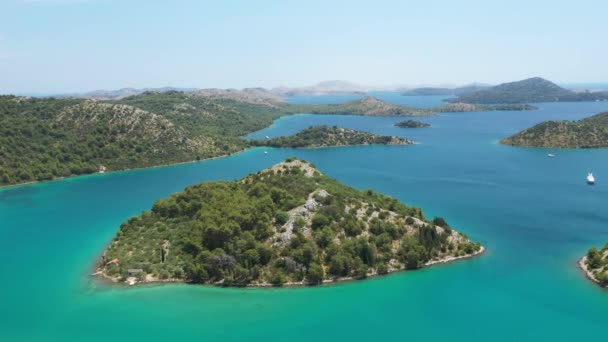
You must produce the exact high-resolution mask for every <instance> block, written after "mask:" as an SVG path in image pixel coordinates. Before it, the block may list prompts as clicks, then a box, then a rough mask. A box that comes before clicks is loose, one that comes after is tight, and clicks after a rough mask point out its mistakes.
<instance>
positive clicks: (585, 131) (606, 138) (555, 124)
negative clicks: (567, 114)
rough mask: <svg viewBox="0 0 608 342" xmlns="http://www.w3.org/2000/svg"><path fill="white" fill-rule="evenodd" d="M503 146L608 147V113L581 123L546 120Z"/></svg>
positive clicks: (506, 140) (512, 137)
mask: <svg viewBox="0 0 608 342" xmlns="http://www.w3.org/2000/svg"><path fill="white" fill-rule="evenodd" d="M500 143H501V144H504V145H512V146H527V147H547V148H600V147H608V112H606V113H600V114H597V115H594V116H591V117H588V118H586V119H583V120H579V121H545V122H542V123H540V124H538V125H536V126H534V127H531V128H528V129H525V130H523V131H521V132H519V133H517V134H515V135H513V136H510V137H508V138H506V139H503V140H501V141H500Z"/></svg>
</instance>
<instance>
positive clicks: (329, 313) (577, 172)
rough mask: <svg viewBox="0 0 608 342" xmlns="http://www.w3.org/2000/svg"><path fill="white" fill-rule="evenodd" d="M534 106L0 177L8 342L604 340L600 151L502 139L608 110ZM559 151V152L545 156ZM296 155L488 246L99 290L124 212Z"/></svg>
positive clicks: (290, 124) (606, 172) (278, 129)
mask: <svg viewBox="0 0 608 342" xmlns="http://www.w3.org/2000/svg"><path fill="white" fill-rule="evenodd" d="M399 99H401V98H399ZM410 100H412V99H410ZM538 106H539V107H540V108H541V109H540V110H538V111H529V112H487V113H454V114H444V115H442V116H441V117H436V118H421V121H426V122H429V123H431V124H432V125H433V127H431V128H423V129H401V128H396V127H393V124H394V123H395V122H396V121H398V120H399V119H396V118H370V117H360V116H323V115H296V116H292V117H286V118H283V119H280V120H278V121H276V122H275V124H274V125H273V126H272V127H270V128H268V129H266V130H264V131H260V132H257V133H256V134H255V135H256V136H258V137H262V136H265V135H269V136H278V135H285V134H291V133H295V132H297V131H299V130H301V129H303V128H306V127H308V126H310V125H316V124H321V123H323V124H330V125H333V124H335V125H339V126H343V127H349V128H355V129H362V130H366V131H370V132H374V133H379V134H390V135H399V136H404V137H408V138H411V139H413V140H415V141H418V142H420V144H419V145H415V146H358V147H342V148H324V149H314V150H293V149H284V150H283V149H271V148H257V149H251V150H248V151H245V152H243V153H239V154H235V155H232V156H230V157H226V158H221V159H216V160H211V161H205V162H199V163H192V164H184V165H177V166H171V167H164V168H155V169H147V170H138V171H128V172H119V173H109V174H104V175H92V176H86V177H79V178H73V179H67V180H62V181H55V182H49V183H43V184H35V185H29V186H21V187H17V188H11V189H3V190H0V241H2V247H1V248H0V260H2V262H1V263H0V274H2V276H3V281H2V283H1V285H0V303H2V305H0V340H1V341H83V340H86V341H108V340H114V341H123V340H132V341H138V340H143V339H146V340H148V341H156V340H165V341H166V340H201V341H212V340H220V339H221V340H222V341H241V340H245V339H247V340H251V341H258V340H260V341H262V340H263V341H271V340H273V341H274V340H278V341H283V340H289V341H325V340H346V339H350V340H357V341H358V340H391V341H393V340H402V341H405V340H409V341H421V340H424V341H475V340H493V341H532V340H534V341H538V340H553V341H572V340H575V339H576V340H580V339H596V340H601V339H602V338H603V336H605V333H606V326H608V316H607V315H606V312H607V311H606V310H607V308H608V292H607V291H604V290H602V289H600V288H598V287H597V286H595V285H594V284H592V283H590V282H589V281H587V280H586V279H585V278H584V277H583V275H582V274H581V273H580V272H579V270H578V269H577V268H576V267H575V262H576V260H577V258H579V257H580V256H581V255H582V254H584V253H585V252H586V250H587V248H588V247H590V246H591V245H600V244H604V243H605V242H608V210H606V208H607V206H608V150H605V149H600V150H551V151H549V150H545V149H530V148H514V147H508V146H501V145H497V144H496V141H497V140H499V139H500V138H502V137H505V136H507V135H510V134H512V133H515V132H516V131H518V130H520V129H522V128H525V127H528V126H530V125H532V124H534V123H537V122H540V121H543V120H546V119H569V120H573V119H579V118H582V117H585V116H589V115H592V114H595V113H597V112H600V111H606V110H608V103H606V102H604V103H601V102H600V103H552V104H538ZM263 151H268V152H269V153H268V154H264V153H263ZM549 152H552V153H555V154H556V157H555V158H547V157H546V154H547V153H549ZM292 155H293V156H297V157H299V158H302V159H306V160H309V161H311V162H313V163H314V164H315V165H316V166H317V167H318V168H319V169H320V170H321V171H322V172H324V173H325V174H327V175H329V176H331V177H334V178H337V179H339V180H340V181H342V182H344V183H346V184H348V185H351V186H354V187H356V188H373V189H374V190H376V191H379V192H383V193H386V194H389V195H392V196H395V197H397V198H398V199H400V200H402V201H404V202H406V203H408V204H411V205H416V206H421V207H422V208H423V209H424V212H425V213H426V215H427V216H429V217H433V216H443V217H445V218H446V220H447V221H448V222H449V223H450V224H451V225H453V226H454V227H456V229H458V230H460V231H462V232H464V233H466V234H468V235H469V236H470V237H471V238H472V239H473V240H478V241H481V243H482V244H483V245H484V246H486V247H487V248H488V252H487V253H486V254H485V255H484V256H482V257H480V258H476V259H471V260H467V261H461V262H457V263H453V264H449V265H443V266H438V267H432V268H428V269H424V270H421V271H415V272H404V273H399V274H394V275H390V276H387V277H380V278H375V279H372V280H366V281H359V282H353V283H348V284H341V285H337V286H324V287H317V288H301V289H271V290H268V289H222V288H213V287H203V286H187V285H169V286H151V287H142V288H107V287H106V286H103V285H101V284H99V283H97V282H95V281H93V280H92V279H91V278H90V277H89V276H88V273H90V267H91V266H92V263H93V260H94V259H95V258H96V256H97V255H98V254H99V253H100V252H101V250H102V249H103V248H104V246H105V244H106V243H107V242H108V241H109V240H110V239H111V238H112V236H113V235H114V234H115V232H116V230H117V229H118V226H119V225H120V223H121V222H122V221H124V220H126V219H127V218H129V217H130V216H132V215H137V214H139V213H140V212H141V211H142V210H146V209H149V208H150V206H151V205H152V203H153V202H154V201H155V200H156V199H158V198H160V197H164V196H167V195H169V194H170V193H172V192H175V191H179V190H181V189H183V188H184V187H185V186H187V185H191V184H194V183H197V182H200V181H204V180H218V179H236V178H239V177H243V176H245V175H246V174H248V173H251V172H256V171H258V170H260V169H263V168H266V167H268V166H271V165H273V164H274V163H277V162H279V161H282V160H284V159H285V158H286V157H288V156H292ZM587 172H594V174H595V175H596V179H597V184H596V185H595V186H588V185H586V184H585V175H586V173H587Z"/></svg>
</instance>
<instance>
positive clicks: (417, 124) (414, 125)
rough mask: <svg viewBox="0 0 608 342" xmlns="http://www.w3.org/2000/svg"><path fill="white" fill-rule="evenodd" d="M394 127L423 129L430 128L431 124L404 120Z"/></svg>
mask: <svg viewBox="0 0 608 342" xmlns="http://www.w3.org/2000/svg"><path fill="white" fill-rule="evenodd" d="M395 127H401V128H423V127H431V124H429V123H426V122H421V121H416V120H405V121H399V122H397V123H396V124H395Z"/></svg>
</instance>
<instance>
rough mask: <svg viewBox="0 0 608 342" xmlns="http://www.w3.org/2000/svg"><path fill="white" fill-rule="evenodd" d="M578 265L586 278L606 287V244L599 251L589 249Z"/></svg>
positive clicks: (607, 265) (607, 260)
mask: <svg viewBox="0 0 608 342" xmlns="http://www.w3.org/2000/svg"><path fill="white" fill-rule="evenodd" d="M578 264H579V267H580V268H581V269H582V270H583V272H585V274H586V275H587V278H589V279H590V280H592V281H594V282H595V283H597V284H599V285H600V286H603V287H608V244H606V245H604V247H603V248H601V249H597V248H595V247H591V248H590V249H589V251H588V252H587V255H585V256H584V257H583V258H581V260H579V263H578Z"/></svg>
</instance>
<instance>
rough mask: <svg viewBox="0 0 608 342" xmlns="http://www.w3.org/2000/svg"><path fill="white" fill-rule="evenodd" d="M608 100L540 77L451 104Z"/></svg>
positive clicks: (602, 94)
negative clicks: (565, 87)
mask: <svg viewBox="0 0 608 342" xmlns="http://www.w3.org/2000/svg"><path fill="white" fill-rule="evenodd" d="M596 100H608V92H588V91H587V92H574V91H571V90H568V89H564V88H562V87H560V86H558V85H557V84H555V83H553V82H550V81H547V80H545V79H543V78H540V77H534V78H528V79H525V80H522V81H517V82H510V83H503V84H499V85H497V86H495V87H491V88H488V89H483V90H478V91H476V92H473V93H468V94H464V95H462V96H459V97H457V98H454V99H449V100H448V101H449V102H464V103H479V104H499V103H526V102H558V101H564V102H568V101H596Z"/></svg>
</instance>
